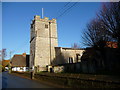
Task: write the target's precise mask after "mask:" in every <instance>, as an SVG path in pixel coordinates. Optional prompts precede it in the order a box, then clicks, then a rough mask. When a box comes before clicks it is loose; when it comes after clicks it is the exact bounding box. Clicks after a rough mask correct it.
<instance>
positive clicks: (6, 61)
mask: <svg viewBox="0 0 120 90" xmlns="http://www.w3.org/2000/svg"><path fill="white" fill-rule="evenodd" d="M9 63H10V60H3V61H2V66H4V67H5V66H7V65H8V64H9Z"/></svg>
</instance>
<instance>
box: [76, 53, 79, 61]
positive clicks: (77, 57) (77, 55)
mask: <svg viewBox="0 0 120 90" xmlns="http://www.w3.org/2000/svg"><path fill="white" fill-rule="evenodd" d="M76 60H77V61H76V62H80V54H76Z"/></svg>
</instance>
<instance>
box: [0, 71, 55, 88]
mask: <svg viewBox="0 0 120 90" xmlns="http://www.w3.org/2000/svg"><path fill="white" fill-rule="evenodd" d="M2 88H54V87H51V86H48V85H45V84H42V83H40V82H37V81H34V80H30V79H26V78H22V77H19V76H15V75H11V74H8V72H3V73H2Z"/></svg>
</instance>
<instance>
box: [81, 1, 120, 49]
mask: <svg viewBox="0 0 120 90" xmlns="http://www.w3.org/2000/svg"><path fill="white" fill-rule="evenodd" d="M106 41H116V42H118V43H119V45H120V2H116V3H115V2H114V3H113V2H112V3H105V4H104V5H103V6H102V9H101V10H100V12H99V13H98V14H97V16H96V18H95V19H93V20H92V21H91V22H90V23H89V24H88V25H87V28H86V29H85V31H84V35H83V44H84V45H87V46H90V47H104V46H105V42H106Z"/></svg>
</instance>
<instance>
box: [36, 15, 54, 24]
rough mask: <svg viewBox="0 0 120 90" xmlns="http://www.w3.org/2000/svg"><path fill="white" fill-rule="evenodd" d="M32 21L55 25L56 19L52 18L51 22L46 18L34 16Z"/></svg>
mask: <svg viewBox="0 0 120 90" xmlns="http://www.w3.org/2000/svg"><path fill="white" fill-rule="evenodd" d="M34 20H36V21H42V22H51V23H56V19H55V18H53V19H52V20H49V18H48V17H44V18H41V16H39V15H35V16H34Z"/></svg>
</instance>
